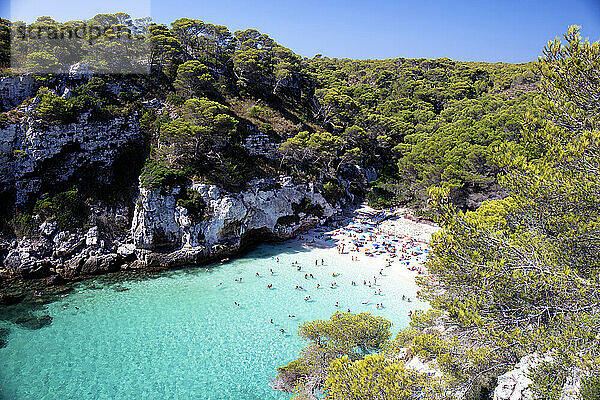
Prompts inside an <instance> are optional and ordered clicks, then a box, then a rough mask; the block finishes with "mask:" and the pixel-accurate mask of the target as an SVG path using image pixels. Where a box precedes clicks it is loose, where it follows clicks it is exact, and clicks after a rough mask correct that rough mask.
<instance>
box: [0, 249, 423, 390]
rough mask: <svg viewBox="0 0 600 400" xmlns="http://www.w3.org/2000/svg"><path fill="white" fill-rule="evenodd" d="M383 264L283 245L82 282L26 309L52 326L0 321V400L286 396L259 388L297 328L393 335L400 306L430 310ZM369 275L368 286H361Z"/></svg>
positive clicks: (290, 349) (401, 272)
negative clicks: (337, 327) (347, 324)
mask: <svg viewBox="0 0 600 400" xmlns="http://www.w3.org/2000/svg"><path fill="white" fill-rule="evenodd" d="M425 256H426V254H424V253H420V254H418V255H416V256H413V257H412V258H411V261H410V262H411V263H412V262H417V261H423V260H424V258H425ZM277 259H279V261H277ZM315 260H317V264H318V265H316V266H315ZM321 260H323V261H324V262H323V264H322V263H321ZM294 262H298V265H299V266H300V267H301V270H300V271H298V268H297V266H296V265H292V263H294ZM384 264H385V259H384V258H383V257H379V258H377V257H366V256H364V255H361V256H360V257H359V261H352V259H351V255H350V254H338V252H337V251H336V248H335V244H334V243H333V242H325V241H320V240H317V241H316V243H315V244H312V245H309V246H304V245H303V241H302V240H291V241H287V242H283V243H276V244H264V245H260V246H258V247H256V248H255V249H254V250H252V251H251V252H249V253H246V254H245V255H243V256H242V257H241V258H238V259H236V260H233V261H231V262H227V263H222V264H221V263H217V264H213V265H210V266H208V267H193V268H188V269H183V270H176V271H168V272H164V273H161V274H160V275H159V276H158V277H154V278H148V279H143V280H138V279H131V280H125V281H122V282H119V283H106V282H105V281H104V280H103V279H97V280H89V281H85V282H81V283H79V284H77V285H76V287H75V289H74V290H73V291H72V292H71V294H70V295H68V296H66V297H62V298H61V297H58V298H57V301H55V302H53V303H50V304H48V305H46V306H45V308H44V309H43V310H38V311H35V312H36V315H38V316H44V315H49V316H51V317H52V323H51V324H49V325H47V326H44V327H42V328H41V329H36V330H28V329H24V328H23V327H20V326H19V325H16V324H9V323H7V322H2V323H1V324H2V325H1V326H0V328H2V327H8V328H9V329H10V334H9V336H8V340H7V345H6V347H4V348H2V349H0V389H2V390H1V391H0V399H17V400H20V399H27V400H29V399H38V400H39V399H188V398H194V399H211V400H220V399H241V400H245V399H248V400H250V399H288V398H289V397H290V396H288V395H285V394H281V393H279V392H276V391H274V390H272V389H271V388H269V386H268V384H269V378H271V377H274V376H275V374H276V368H277V367H278V366H283V365H285V364H287V363H288V362H289V361H291V360H293V359H294V358H295V357H296V356H297V354H298V351H299V350H300V349H301V348H302V347H303V345H304V343H303V342H302V341H301V340H300V339H299V338H298V336H297V334H296V332H297V327H298V324H299V323H301V322H304V321H310V320H314V319H328V318H329V317H330V316H331V315H332V314H333V313H334V312H335V311H338V310H340V311H346V310H347V309H350V310H351V312H354V313H358V312H370V313H373V314H375V315H381V316H383V317H385V318H387V319H389V320H390V321H392V322H393V323H394V325H393V331H394V334H395V333H396V332H397V331H398V330H399V329H401V328H402V327H405V326H406V325H408V321H409V317H408V312H409V310H415V309H427V308H428V304H427V303H425V302H421V301H418V300H416V299H415V297H416V291H417V290H418V287H417V286H416V285H415V283H414V279H413V278H414V273H413V272H411V271H408V270H407V269H406V266H405V265H402V263H401V262H399V261H397V262H394V263H393V265H392V266H391V267H389V268H384V267H385V266H384ZM271 269H272V270H273V274H271V272H270V270H271ZM382 269H384V271H383V275H379V273H380V271H381V270H382ZM257 272H258V274H259V276H256V273H257ZM305 274H308V275H309V274H312V275H313V277H314V278H310V277H309V278H308V279H305ZM332 274H339V275H337V276H335V277H334V276H332ZM373 277H377V286H373V287H369V286H368V285H363V281H365V280H366V281H373ZM239 278H241V281H239ZM235 279H238V281H235ZM352 281H355V282H356V283H357V285H355V286H354V285H352ZM333 282H336V283H337V285H336V286H334V288H331V283H333ZM317 283H318V284H319V285H320V286H321V287H320V288H318V289H317V288H316V285H317ZM270 284H272V285H273V286H272V288H270V289H269V288H268V287H267V286H268V285H270ZM296 286H300V287H302V289H296ZM379 290H381V294H376V292H377V291H379ZM403 295H405V296H407V297H410V298H412V300H413V301H412V302H410V303H408V302H406V301H403V300H402V296H403ZM307 296H310V298H311V300H310V301H305V298H306V297H307ZM336 302H337V303H339V307H336ZM234 303H238V304H240V305H239V306H238V305H235V304H234ZM363 303H367V304H363ZM377 303H384V305H385V308H383V309H378V308H376V304H377ZM290 315H291V316H293V317H290ZM271 319H272V320H273V323H271ZM281 329H284V331H285V333H284V334H282V333H281V331H280V330H281Z"/></svg>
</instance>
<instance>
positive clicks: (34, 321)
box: [13, 313, 52, 330]
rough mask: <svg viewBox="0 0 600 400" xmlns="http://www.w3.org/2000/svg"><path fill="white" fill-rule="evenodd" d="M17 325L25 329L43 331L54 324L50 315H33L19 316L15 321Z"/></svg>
mask: <svg viewBox="0 0 600 400" xmlns="http://www.w3.org/2000/svg"><path fill="white" fill-rule="evenodd" d="M13 322H14V323H15V324H17V325H19V326H20V327H22V328H25V329H31V330H35V329H42V328H43V327H45V326H48V325H50V324H51V323H52V317H51V316H49V315H42V316H39V317H38V316H35V315H33V314H31V313H28V314H24V315H20V316H18V317H17V318H16V319H15V320H14V321H13Z"/></svg>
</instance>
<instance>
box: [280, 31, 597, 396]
mask: <svg viewBox="0 0 600 400" xmlns="http://www.w3.org/2000/svg"><path fill="white" fill-rule="evenodd" d="M565 39H566V43H561V41H560V40H558V39H557V40H555V41H553V42H550V43H549V44H548V46H547V47H546V48H545V50H544V56H543V58H541V59H540V62H539V63H538V70H539V73H540V75H541V77H542V79H541V86H540V89H541V96H540V97H539V98H538V100H537V101H536V103H535V107H536V108H535V110H534V109H532V110H528V111H527V112H525V113H524V114H523V116H522V121H523V133H522V140H521V141H519V142H515V141H504V142H502V143H500V145H499V146H498V148H497V149H496V151H494V152H493V153H492V157H493V158H494V159H495V160H496V163H497V165H498V166H499V168H501V169H502V171H503V173H502V176H501V178H500V183H501V184H502V186H503V187H504V188H506V190H507V191H508V197H506V198H504V199H500V200H494V201H489V202H486V203H484V204H483V205H482V206H481V207H480V208H479V209H477V210H476V211H466V212H465V211H460V210H457V209H456V207H455V206H454V205H452V203H451V202H450V201H449V194H450V188H449V187H448V186H445V185H443V186H440V187H433V188H431V189H430V195H431V196H432V199H433V202H432V203H431V207H432V208H433V209H434V210H435V212H436V215H438V220H439V222H440V224H441V225H442V227H443V230H442V231H441V233H439V234H437V235H436V236H435V237H434V240H433V242H432V247H433V251H434V257H433V258H432V260H431V261H430V262H429V264H428V267H429V270H430V272H431V276H430V277H427V278H423V279H422V280H421V282H420V284H421V285H422V286H423V287H424V288H425V289H426V296H427V298H428V299H429V300H430V302H431V304H432V306H433V310H430V311H429V312H427V313H426V314H424V313H417V315H416V316H415V317H413V319H412V322H411V327H409V328H407V329H405V330H402V331H401V332H400V333H399V334H398V336H397V337H396V338H395V339H394V340H385V339H386V338H387V337H389V336H390V334H389V326H388V325H386V324H385V321H380V320H377V321H374V320H373V321H370V320H369V316H352V315H346V316H345V317H344V318H345V319H355V318H360V319H361V320H365V321H366V322H365V323H363V324H357V325H356V326H358V327H359V328H356V326H354V327H353V329H358V330H359V332H355V331H354V330H348V326H347V325H344V324H343V321H340V318H339V316H337V315H336V316H334V317H333V318H332V320H331V321H330V322H329V323H327V324H324V323H322V322H320V321H317V322H315V323H311V324H306V325H303V326H301V328H300V335H301V336H303V337H305V338H307V339H309V340H311V341H312V342H313V344H311V345H310V346H309V347H307V348H306V349H305V350H304V351H303V352H302V353H301V355H300V357H299V359H298V360H296V361H293V362H292V363H290V364H289V365H288V366H286V367H283V368H280V369H279V375H278V381H279V382H280V383H281V385H280V386H279V389H282V390H292V391H295V392H296V397H295V398H297V399H305V398H312V396H314V395H315V394H316V393H318V390H323V389H324V390H325V392H326V397H327V398H330V399H338V398H340V399H341V398H344V399H395V400H398V399H407V400H408V399H423V398H427V399H457V398H464V399H487V398H490V390H491V389H492V388H493V387H494V386H495V381H494V378H495V377H497V376H498V375H499V374H502V373H503V372H505V371H507V370H509V369H511V366H512V365H514V364H515V363H516V362H518V361H519V359H520V358H521V357H523V356H525V355H528V354H532V353H537V354H539V355H544V356H545V357H546V359H545V361H544V362H542V363H541V364H540V365H539V366H538V367H537V368H535V370H534V371H532V372H531V378H532V379H533V385H532V393H533V396H534V398H535V399H558V398H559V397H560V394H561V391H562V388H563V385H564V384H565V383H566V382H567V380H568V379H569V377H572V376H573V374H575V373H578V372H577V371H581V374H582V376H583V377H584V378H583V380H582V381H583V384H582V385H583V386H582V390H581V397H580V398H581V399H584V400H591V399H597V398H598V387H599V382H600V370H599V369H598V365H600V358H599V356H600V336H599V335H598V332H600V313H599V311H600V297H599V293H600V290H599V289H600V273H599V271H600V264H599V262H598V257H597V255H598V253H599V251H600V240H599V238H600V157H599V155H600V132H599V131H598V127H599V122H600V120H599V115H600V109H599V108H598V107H599V105H598V102H597V101H596V100H595V99H596V98H597V97H598V93H599V89H600V43H598V42H596V43H594V44H590V43H589V42H588V41H585V42H584V41H582V40H581V38H580V37H579V33H578V29H577V28H576V27H573V28H570V30H569V32H568V33H567V34H566V35H565ZM443 325H445V326H452V327H453V328H452V329H450V330H444V329H443V328H442V329H439V328H437V329H432V328H429V329H425V328H427V327H430V326H437V327H440V326H443ZM309 329H310V330H309ZM307 331H309V332H314V333H313V334H312V335H311V336H309V335H307V333H306V332H307ZM340 332H342V333H343V334H340ZM443 332H444V333H443ZM323 337H325V338H328V337H336V338H337V340H336V342H335V351H332V350H329V347H330V344H329V343H330V341H323V339H322V338H323ZM357 338H361V339H362V340H371V339H370V338H379V340H376V341H373V343H374V344H375V345H373V346H372V347H371V351H369V352H364V353H357V352H356V350H355V349H356V347H357V346H360V341H359V342H358V343H356V340H357ZM363 338H364V339H363ZM338 349H339V350H338ZM316 351H325V352H326V356H315V352H316ZM375 351H377V353H375ZM406 353H408V354H410V355H418V356H419V357H420V358H421V359H423V360H425V361H433V360H435V363H436V365H437V368H439V370H440V372H441V373H442V376H441V377H438V378H435V377H428V376H425V375H418V374H417V373H416V372H415V371H414V370H411V369H405V368H404V362H403V361H402V360H403V359H404V357H405V354H406ZM315 376H317V377H318V379H315Z"/></svg>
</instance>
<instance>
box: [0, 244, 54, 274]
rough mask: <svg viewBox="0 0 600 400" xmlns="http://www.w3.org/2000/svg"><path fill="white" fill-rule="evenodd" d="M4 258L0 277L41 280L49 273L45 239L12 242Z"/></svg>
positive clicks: (49, 247) (48, 251)
mask: <svg viewBox="0 0 600 400" xmlns="http://www.w3.org/2000/svg"><path fill="white" fill-rule="evenodd" d="M13 243H15V246H14V247H13V248H11V249H10V250H9V252H8V254H7V256H6V257H5V258H4V269H3V270H0V275H6V276H20V277H24V278H43V277H45V276H47V275H48V273H49V272H50V266H51V264H52V263H51V260H50V252H51V246H50V243H49V242H48V241H47V240H45V239H40V240H34V239H22V240H21V241H19V242H16V241H15V242H13Z"/></svg>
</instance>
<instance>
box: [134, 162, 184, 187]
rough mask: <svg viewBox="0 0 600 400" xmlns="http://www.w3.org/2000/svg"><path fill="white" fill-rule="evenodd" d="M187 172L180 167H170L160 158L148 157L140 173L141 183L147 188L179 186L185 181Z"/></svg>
mask: <svg viewBox="0 0 600 400" xmlns="http://www.w3.org/2000/svg"><path fill="white" fill-rule="evenodd" d="M184 180H185V174H184V173H183V171H180V170H178V169H174V168H169V167H167V166H166V165H165V164H163V163H162V162H160V161H159V160H155V159H153V158H148V159H147V160H146V162H145V163H144V168H142V172H141V174H140V184H141V185H142V186H143V187H145V188H147V189H158V188H164V187H172V186H177V185H179V184H181V183H183V182H184Z"/></svg>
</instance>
